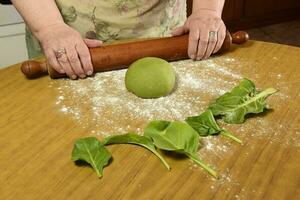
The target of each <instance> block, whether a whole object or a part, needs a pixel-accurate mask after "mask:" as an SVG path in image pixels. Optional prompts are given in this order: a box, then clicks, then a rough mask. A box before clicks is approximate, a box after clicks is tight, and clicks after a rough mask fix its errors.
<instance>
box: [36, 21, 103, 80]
mask: <svg viewBox="0 0 300 200" xmlns="http://www.w3.org/2000/svg"><path fill="white" fill-rule="evenodd" d="M35 35H36V37H37V39H38V40H39V41H40V43H41V45H42V48H43V51H44V53H45V55H46V57H47V59H48V62H49V64H50V65H51V66H52V67H53V68H54V69H55V70H56V71H57V72H59V73H66V74H67V75H68V76H69V77H70V78H71V79H76V78H77V77H80V78H85V77H86V76H87V75H88V76H89V75H92V74H93V65H92V61H91V55H90V52H89V49H88V48H89V47H90V48H92V47H98V46H100V45H101V44H102V42H101V41H100V40H91V39H83V38H82V37H81V35H80V34H79V32H77V31H76V30H74V29H72V28H71V27H70V26H68V25H67V24H65V23H59V24H54V25H50V26H47V27H44V28H42V29H41V30H40V31H38V32H36V33H35ZM59 51H60V55H57V52H59ZM61 52H62V53H61ZM64 52H65V53H64Z"/></svg>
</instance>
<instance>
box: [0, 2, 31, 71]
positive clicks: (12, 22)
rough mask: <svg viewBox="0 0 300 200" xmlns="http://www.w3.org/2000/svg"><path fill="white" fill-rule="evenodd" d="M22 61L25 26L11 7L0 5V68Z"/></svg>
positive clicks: (24, 50) (25, 52) (25, 51)
mask: <svg viewBox="0 0 300 200" xmlns="http://www.w3.org/2000/svg"><path fill="white" fill-rule="evenodd" d="M24 60H27V50H26V44H25V24H24V22H23V20H22V18H21V17H20V15H19V14H18V13H17V11H16V10H15V9H14V8H13V6H11V5H10V6H8V5H0V68H1V67H2V68H3V67H5V66H9V65H12V64H15V63H18V62H22V61H24Z"/></svg>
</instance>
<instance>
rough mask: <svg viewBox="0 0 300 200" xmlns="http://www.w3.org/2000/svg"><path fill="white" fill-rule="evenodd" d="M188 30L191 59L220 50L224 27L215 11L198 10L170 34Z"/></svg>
mask: <svg viewBox="0 0 300 200" xmlns="http://www.w3.org/2000/svg"><path fill="white" fill-rule="evenodd" d="M188 32H189V47H188V55H189V57H190V58H191V59H193V60H201V59H207V58H208V57H209V56H210V55H211V54H213V53H216V52H218V51H219V50H220V48H221V47H222V44H223V42H224V39H225V36H226V27H225V24H224V22H223V20H222V19H221V17H220V16H219V15H218V14H217V13H216V12H214V11H211V10H198V11H196V12H193V14H192V15H190V16H189V17H188V19H187V21H186V22H185V24H184V25H183V26H181V27H178V28H176V29H174V30H173V31H172V35H173V36H177V35H183V34H185V33H188Z"/></svg>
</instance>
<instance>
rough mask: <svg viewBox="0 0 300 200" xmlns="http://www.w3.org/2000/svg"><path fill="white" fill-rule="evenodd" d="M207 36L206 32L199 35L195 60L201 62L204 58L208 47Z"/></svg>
mask: <svg viewBox="0 0 300 200" xmlns="http://www.w3.org/2000/svg"><path fill="white" fill-rule="evenodd" d="M208 35H209V32H208V31H207V30H205V31H201V33H200V39H199V43H198V50H197V60H201V59H203V58H204V55H205V52H206V49H207V46H208Z"/></svg>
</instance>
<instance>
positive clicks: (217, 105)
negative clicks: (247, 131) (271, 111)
mask: <svg viewBox="0 0 300 200" xmlns="http://www.w3.org/2000/svg"><path fill="white" fill-rule="evenodd" d="M276 92H277V90H276V89H274V88H268V89H266V90H264V91H262V92H259V91H257V90H256V88H255V85H254V83H253V82H252V81H250V80H248V79H243V80H242V81H241V82H240V84H239V85H238V86H236V87H235V88H233V89H232V91H231V92H227V93H225V94H224V95H222V96H220V97H219V98H218V99H216V100H215V101H214V102H212V103H211V104H210V105H209V109H210V110H211V111H212V113H213V115H214V116H218V115H220V116H222V119H223V120H224V121H225V122H226V123H229V124H240V123H243V122H244V121H245V115H247V114H249V113H261V112H263V111H264V109H265V108H266V98H267V97H268V96H270V95H272V94H274V93H276Z"/></svg>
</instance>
